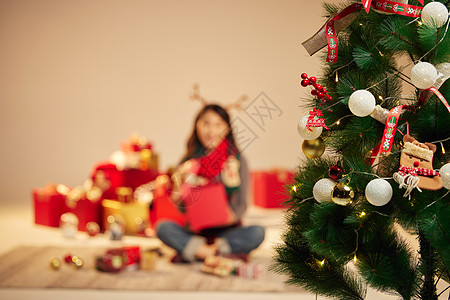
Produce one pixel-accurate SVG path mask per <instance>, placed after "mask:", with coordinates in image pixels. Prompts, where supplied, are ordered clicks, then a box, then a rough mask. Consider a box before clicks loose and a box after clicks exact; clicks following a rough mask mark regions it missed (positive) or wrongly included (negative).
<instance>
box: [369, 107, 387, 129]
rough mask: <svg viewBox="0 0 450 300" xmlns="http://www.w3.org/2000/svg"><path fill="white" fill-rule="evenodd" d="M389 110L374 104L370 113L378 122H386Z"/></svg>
mask: <svg viewBox="0 0 450 300" xmlns="http://www.w3.org/2000/svg"><path fill="white" fill-rule="evenodd" d="M388 115H389V110H387V109H386V108H383V107H381V106H380V105H376V106H375V109H374V110H373V112H372V113H371V114H370V116H371V117H372V118H374V119H375V120H377V121H378V122H380V123H383V124H386V121H387V120H388Z"/></svg>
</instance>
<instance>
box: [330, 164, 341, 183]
mask: <svg viewBox="0 0 450 300" xmlns="http://www.w3.org/2000/svg"><path fill="white" fill-rule="evenodd" d="M342 173H344V171H343V170H342V169H341V168H339V167H338V166H332V167H331V168H330V170H328V175H329V176H330V178H331V179H333V180H334V181H338V180H339V179H341V178H342Z"/></svg>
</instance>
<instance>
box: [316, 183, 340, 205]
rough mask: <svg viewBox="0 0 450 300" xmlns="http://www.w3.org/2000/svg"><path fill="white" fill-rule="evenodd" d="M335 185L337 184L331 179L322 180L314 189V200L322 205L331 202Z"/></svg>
mask: <svg viewBox="0 0 450 300" xmlns="http://www.w3.org/2000/svg"><path fill="white" fill-rule="evenodd" d="M335 185H336V182H334V181H333V180H331V179H329V178H323V179H320V180H319V181H317V182H316V184H315V185H314V187H313V195H314V199H316V200H317V201H319V202H320V203H322V202H331V192H332V191H333V188H334V186H335Z"/></svg>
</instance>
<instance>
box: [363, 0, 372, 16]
mask: <svg viewBox="0 0 450 300" xmlns="http://www.w3.org/2000/svg"><path fill="white" fill-rule="evenodd" d="M361 2H362V4H363V5H364V9H365V10H366V12H367V13H369V10H370V4H371V2H372V0H361Z"/></svg>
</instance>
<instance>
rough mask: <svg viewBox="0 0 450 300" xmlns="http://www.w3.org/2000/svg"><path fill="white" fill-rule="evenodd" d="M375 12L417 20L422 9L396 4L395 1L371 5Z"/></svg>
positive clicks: (378, 2)
mask: <svg viewBox="0 0 450 300" xmlns="http://www.w3.org/2000/svg"><path fill="white" fill-rule="evenodd" d="M372 6H373V7H374V9H375V10H378V11H382V12H385V13H391V14H396V15H401V16H408V17H412V18H417V17H419V16H420V14H421V13H422V9H423V7H420V6H415V5H408V4H404V3H398V2H395V1H377V0H375V1H374V2H373V3H372Z"/></svg>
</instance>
